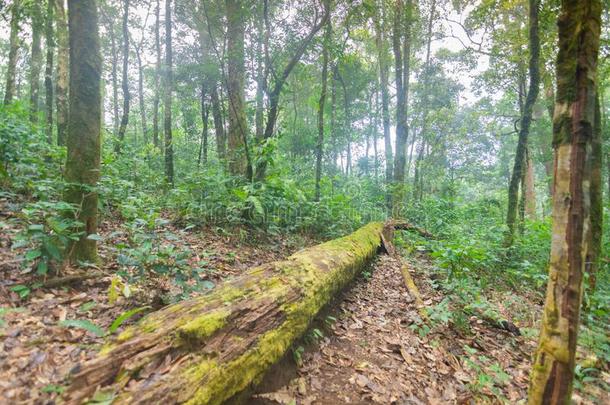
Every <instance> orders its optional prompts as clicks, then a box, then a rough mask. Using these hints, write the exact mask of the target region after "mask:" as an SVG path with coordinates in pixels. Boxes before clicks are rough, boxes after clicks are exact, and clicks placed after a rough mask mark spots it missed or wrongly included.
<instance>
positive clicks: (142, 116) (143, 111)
mask: <svg viewBox="0 0 610 405" xmlns="http://www.w3.org/2000/svg"><path fill="white" fill-rule="evenodd" d="M141 48H142V45H141V44H140V45H138V46H136V47H135V51H136V59H137V61H138V100H139V102H140V123H141V124H142V138H143V139H144V143H148V142H149V141H148V123H147V122H146V103H145V100H144V67H143V66H142V54H141Z"/></svg>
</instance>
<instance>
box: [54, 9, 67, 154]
mask: <svg viewBox="0 0 610 405" xmlns="http://www.w3.org/2000/svg"><path fill="white" fill-rule="evenodd" d="M55 6H56V13H55V14H56V24H57V35H56V36H57V81H56V83H55V104H56V108H57V144H58V145H61V146H64V145H65V144H66V131H67V128H68V83H69V82H68V80H69V77H68V76H69V69H70V66H69V63H70V49H69V39H68V20H67V15H66V7H65V0H55Z"/></svg>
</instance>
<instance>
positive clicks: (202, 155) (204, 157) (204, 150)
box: [197, 84, 210, 166]
mask: <svg viewBox="0 0 610 405" xmlns="http://www.w3.org/2000/svg"><path fill="white" fill-rule="evenodd" d="M206 93H207V91H206V86H205V84H202V85H201V124H202V129H201V143H200V145H199V157H198V158H197V165H198V166H199V165H201V163H202V162H203V164H206V163H207V162H208V118H209V115H210V107H209V105H208V103H207V100H206V96H207V94H206Z"/></svg>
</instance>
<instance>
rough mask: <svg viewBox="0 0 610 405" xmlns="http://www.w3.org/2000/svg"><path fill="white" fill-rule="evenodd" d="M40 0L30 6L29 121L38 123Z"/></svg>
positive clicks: (40, 49)
mask: <svg viewBox="0 0 610 405" xmlns="http://www.w3.org/2000/svg"><path fill="white" fill-rule="evenodd" d="M41 5H42V4H41V2H38V1H34V2H32V4H31V7H32V57H31V60H30V122H31V123H32V124H37V123H38V103H39V91H40V71H41V69H42V48H41V45H40V41H41V36H42V29H43V24H44V19H43V17H42V10H41Z"/></svg>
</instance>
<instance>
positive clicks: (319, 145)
mask: <svg viewBox="0 0 610 405" xmlns="http://www.w3.org/2000/svg"><path fill="white" fill-rule="evenodd" d="M324 8H325V12H326V13H327V14H328V13H330V0H326V1H325V2H324ZM331 34H332V26H331V23H330V18H329V19H328V20H327V22H326V27H325V29H324V41H323V42H322V79H321V81H322V89H321V90H320V100H319V101H318V140H317V142H316V185H315V187H316V189H315V190H316V191H315V193H316V194H315V197H314V200H315V201H320V180H321V178H322V156H323V153H324V105H325V104H326V89H327V85H328V47H329V45H330V40H331Z"/></svg>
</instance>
